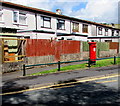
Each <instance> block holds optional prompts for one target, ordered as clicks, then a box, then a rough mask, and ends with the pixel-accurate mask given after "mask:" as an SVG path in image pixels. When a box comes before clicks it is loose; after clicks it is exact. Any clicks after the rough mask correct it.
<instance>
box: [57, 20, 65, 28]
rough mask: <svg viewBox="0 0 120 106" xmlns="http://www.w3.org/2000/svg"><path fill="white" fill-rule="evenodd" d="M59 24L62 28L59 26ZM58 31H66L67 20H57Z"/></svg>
mask: <svg viewBox="0 0 120 106" xmlns="http://www.w3.org/2000/svg"><path fill="white" fill-rule="evenodd" d="M58 24H59V25H60V26H58ZM57 30H65V20H64V19H57Z"/></svg>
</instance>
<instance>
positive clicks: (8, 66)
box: [0, 39, 120, 73]
mask: <svg viewBox="0 0 120 106" xmlns="http://www.w3.org/2000/svg"><path fill="white" fill-rule="evenodd" d="M0 44H1V43H0ZM24 46H25V53H26V57H25V58H24V61H23V62H11V63H2V62H1V64H0V67H1V68H2V73H4V72H10V71H15V70H22V65H23V64H24V63H25V64H40V63H51V62H57V61H73V60H83V59H88V58H89V45H88V42H82V41H73V40H60V41H55V40H47V39H27V40H26V43H25V45H24ZM118 48H119V47H118V43H117V42H97V58H102V57H111V56H118V53H119V52H120V51H119V49H118ZM0 49H1V50H2V44H1V45H0ZM1 50H0V53H1V54H2V52H1ZM0 56H2V55H0ZM0 58H1V59H2V57H0Z"/></svg>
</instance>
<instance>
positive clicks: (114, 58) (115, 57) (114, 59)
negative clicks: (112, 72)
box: [114, 56, 116, 64]
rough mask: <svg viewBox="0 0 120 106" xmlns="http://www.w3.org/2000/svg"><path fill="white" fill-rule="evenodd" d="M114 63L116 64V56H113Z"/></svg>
mask: <svg viewBox="0 0 120 106" xmlns="http://www.w3.org/2000/svg"><path fill="white" fill-rule="evenodd" d="M114 64H116V56H114Z"/></svg>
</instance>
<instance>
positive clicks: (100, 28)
mask: <svg viewBox="0 0 120 106" xmlns="http://www.w3.org/2000/svg"><path fill="white" fill-rule="evenodd" d="M102 34H103V28H102V27H98V35H102Z"/></svg>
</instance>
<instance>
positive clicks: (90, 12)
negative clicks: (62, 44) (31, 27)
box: [4, 0, 120, 24]
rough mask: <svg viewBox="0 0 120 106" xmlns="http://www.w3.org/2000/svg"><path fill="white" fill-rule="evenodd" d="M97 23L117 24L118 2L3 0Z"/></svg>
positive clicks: (105, 0)
mask: <svg viewBox="0 0 120 106" xmlns="http://www.w3.org/2000/svg"><path fill="white" fill-rule="evenodd" d="M4 1H8V2H13V3H17V4H22V5H26V6H30V7H35V8H39V9H43V10H48V11H52V12H56V9H61V10H62V14H63V15H66V16H70V17H74V18H79V19H83V20H89V21H93V22H98V23H109V24H110V23H115V24H117V23H118V10H119V9H118V7H120V6H118V4H120V3H119V1H120V0H4Z"/></svg>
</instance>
